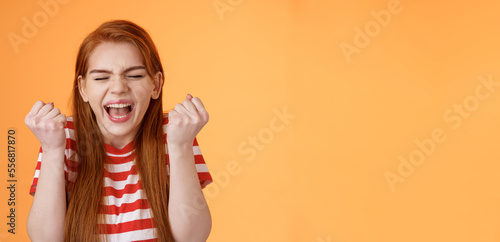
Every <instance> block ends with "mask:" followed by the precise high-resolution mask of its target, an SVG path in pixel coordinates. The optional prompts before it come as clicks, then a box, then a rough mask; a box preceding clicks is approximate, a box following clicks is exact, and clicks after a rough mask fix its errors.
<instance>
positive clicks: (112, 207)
mask: <svg viewBox="0 0 500 242" xmlns="http://www.w3.org/2000/svg"><path fill="white" fill-rule="evenodd" d="M167 123H168V117H167V114H164V119H163V132H164V133H163V137H164V139H165V152H166V153H167V154H166V169H167V174H168V173H169V157H168V150H167V145H166V135H165V133H166V124H167ZM64 130H65V132H66V149H65V154H64V177H65V180H66V189H67V188H68V185H71V183H74V182H75V180H76V176H77V173H78V156H77V155H76V147H77V146H76V141H75V133H74V129H73V118H72V117H68V118H67V125H66V126H65V127H64ZM105 150H106V154H107V158H108V160H107V161H106V163H105V167H104V204H103V206H105V211H106V214H105V224H99V225H98V226H99V228H98V229H99V231H102V230H101V229H102V226H104V227H106V231H107V234H106V235H102V236H106V237H107V239H108V241H110V242H112V241H156V240H155V238H156V237H155V233H156V232H155V230H156V228H155V225H154V224H153V223H152V221H151V216H152V215H151V214H152V213H151V210H150V208H149V203H148V201H147V199H146V193H145V191H143V189H142V187H141V181H140V180H139V174H138V172H137V170H136V166H135V155H136V154H135V150H134V145H133V142H131V143H129V144H127V145H126V146H125V147H123V148H122V149H117V148H114V147H112V146H110V145H107V144H105ZM193 153H194V160H195V165H196V170H197V171H198V178H199V181H200V186H201V187H202V188H204V187H205V186H206V185H208V184H210V183H211V182H212V181H213V180H212V177H211V175H210V173H209V171H208V167H207V165H206V164H205V160H204V159H203V156H202V154H201V151H200V147H199V146H198V142H197V140H196V138H195V139H194V142H193ZM41 160H42V149H41V148H40V152H39V155H38V162H37V164H36V169H35V175H34V177H33V182H32V184H31V188H30V194H31V195H35V192H36V185H37V182H38V177H39V174H40V166H41Z"/></svg>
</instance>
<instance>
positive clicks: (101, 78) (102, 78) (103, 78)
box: [94, 77, 109, 81]
mask: <svg viewBox="0 0 500 242" xmlns="http://www.w3.org/2000/svg"><path fill="white" fill-rule="evenodd" d="M108 78H109V77H99V78H96V79H94V80H96V81H102V80H107V79H108Z"/></svg>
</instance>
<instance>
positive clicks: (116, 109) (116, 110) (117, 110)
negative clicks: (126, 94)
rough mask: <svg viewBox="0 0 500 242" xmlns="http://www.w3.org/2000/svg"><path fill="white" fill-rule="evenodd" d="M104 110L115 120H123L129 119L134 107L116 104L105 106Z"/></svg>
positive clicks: (126, 104)
mask: <svg viewBox="0 0 500 242" xmlns="http://www.w3.org/2000/svg"><path fill="white" fill-rule="evenodd" d="M104 109H105V110H106V112H107V113H108V114H109V116H110V117H112V118H114V119H122V118H125V117H127V116H128V115H129V114H130V113H131V112H132V110H133V109H134V105H133V104H131V103H114V104H108V105H105V106H104Z"/></svg>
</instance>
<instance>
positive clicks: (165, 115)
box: [163, 112, 168, 125]
mask: <svg viewBox="0 0 500 242" xmlns="http://www.w3.org/2000/svg"><path fill="white" fill-rule="evenodd" d="M163 124H164V125H165V124H168V112H163Z"/></svg>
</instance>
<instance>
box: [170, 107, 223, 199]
mask: <svg viewBox="0 0 500 242" xmlns="http://www.w3.org/2000/svg"><path fill="white" fill-rule="evenodd" d="M163 117H164V119H163V134H164V135H163V137H164V140H165V152H167V172H168V174H169V175H170V169H169V156H168V150H167V147H166V146H167V134H166V133H167V131H166V130H167V128H166V124H167V123H168V114H167V113H164V115H163ZM193 154H194V163H195V166H196V171H197V172H198V179H199V181H200V186H201V188H202V189H203V188H205V187H206V186H207V185H208V184H210V183H212V182H213V179H212V176H211V175H210V172H209V171H208V166H207V164H206V163H205V159H204V158H203V155H202V154H201V149H200V146H199V144H198V140H197V139H196V137H195V138H194V141H193Z"/></svg>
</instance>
